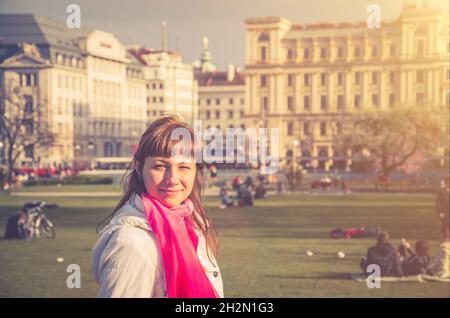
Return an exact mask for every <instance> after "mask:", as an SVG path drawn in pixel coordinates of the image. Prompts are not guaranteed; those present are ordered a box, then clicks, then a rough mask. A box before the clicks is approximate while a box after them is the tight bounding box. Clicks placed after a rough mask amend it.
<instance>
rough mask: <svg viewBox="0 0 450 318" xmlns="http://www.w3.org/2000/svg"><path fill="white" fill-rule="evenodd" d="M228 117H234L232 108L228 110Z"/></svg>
mask: <svg viewBox="0 0 450 318" xmlns="http://www.w3.org/2000/svg"><path fill="white" fill-rule="evenodd" d="M228 119H233V111H232V110H229V111H228Z"/></svg>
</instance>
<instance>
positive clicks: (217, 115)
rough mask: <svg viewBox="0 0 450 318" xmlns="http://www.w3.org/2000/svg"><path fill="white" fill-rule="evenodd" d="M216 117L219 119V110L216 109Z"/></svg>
mask: <svg viewBox="0 0 450 318" xmlns="http://www.w3.org/2000/svg"><path fill="white" fill-rule="evenodd" d="M216 119H220V111H218V110H216Z"/></svg>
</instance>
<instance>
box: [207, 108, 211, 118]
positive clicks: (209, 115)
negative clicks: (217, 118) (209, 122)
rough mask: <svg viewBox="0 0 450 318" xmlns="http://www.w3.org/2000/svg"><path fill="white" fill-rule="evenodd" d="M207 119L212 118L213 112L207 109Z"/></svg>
mask: <svg viewBox="0 0 450 318" xmlns="http://www.w3.org/2000/svg"><path fill="white" fill-rule="evenodd" d="M206 119H211V112H210V111H209V110H207V111H206Z"/></svg>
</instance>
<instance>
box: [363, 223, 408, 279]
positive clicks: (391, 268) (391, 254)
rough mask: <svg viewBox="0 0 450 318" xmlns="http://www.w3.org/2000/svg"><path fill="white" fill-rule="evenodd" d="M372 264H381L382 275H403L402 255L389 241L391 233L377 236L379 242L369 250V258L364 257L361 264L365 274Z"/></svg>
mask: <svg viewBox="0 0 450 318" xmlns="http://www.w3.org/2000/svg"><path fill="white" fill-rule="evenodd" d="M371 264H376V265H378V266H380V274H381V276H397V277H401V276H403V272H402V267H401V262H400V257H399V254H398V252H397V249H396V248H395V247H393V246H392V245H391V244H390V243H389V234H388V233H387V232H382V233H380V234H378V236H377V244H376V245H374V246H372V247H370V248H369V249H368V251H367V258H366V259H362V260H361V263H360V266H361V269H362V270H363V272H364V274H367V267H368V266H369V265H371Z"/></svg>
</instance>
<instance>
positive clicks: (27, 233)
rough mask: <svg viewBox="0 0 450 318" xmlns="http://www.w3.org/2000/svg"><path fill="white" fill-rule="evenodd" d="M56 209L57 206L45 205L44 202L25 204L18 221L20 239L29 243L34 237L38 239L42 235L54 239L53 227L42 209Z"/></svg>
mask: <svg viewBox="0 0 450 318" xmlns="http://www.w3.org/2000/svg"><path fill="white" fill-rule="evenodd" d="M57 207H58V205H57V204H47V203H45V202H44V201H33V202H28V203H25V205H24V206H23V208H22V216H21V217H20V218H19V221H18V230H19V235H20V237H21V238H23V239H25V240H27V241H29V240H31V239H32V238H34V237H37V238H38V237H40V236H41V233H42V234H43V235H44V236H45V237H48V238H50V239H54V238H55V237H56V232H55V227H54V225H53V223H52V222H51V221H50V220H49V219H48V218H47V216H46V215H45V214H44V212H43V209H46V208H47V209H53V208H57Z"/></svg>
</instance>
